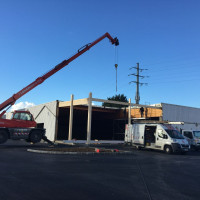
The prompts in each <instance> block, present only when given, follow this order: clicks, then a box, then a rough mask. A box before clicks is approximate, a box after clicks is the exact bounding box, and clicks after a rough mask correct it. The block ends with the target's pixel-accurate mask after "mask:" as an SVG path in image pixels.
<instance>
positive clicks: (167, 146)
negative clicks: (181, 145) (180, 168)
mask: <svg viewBox="0 0 200 200" xmlns="http://www.w3.org/2000/svg"><path fill="white" fill-rule="evenodd" d="M164 151H165V153H167V154H172V152H173V151H172V147H171V146H169V145H166V146H165V148H164Z"/></svg>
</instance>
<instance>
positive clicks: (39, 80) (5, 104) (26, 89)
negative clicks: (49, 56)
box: [0, 33, 119, 118]
mask: <svg viewBox="0 0 200 200" xmlns="http://www.w3.org/2000/svg"><path fill="white" fill-rule="evenodd" d="M106 37H107V38H108V39H109V40H110V41H111V43H112V44H115V46H118V45H119V41H118V39H117V38H112V37H111V36H110V34H109V33H105V34H104V35H102V36H101V37H100V38H98V39H97V40H95V41H93V42H92V43H89V44H87V45H85V46H83V47H81V48H80V49H79V50H78V52H77V53H76V54H74V55H73V56H71V57H70V58H69V59H67V60H64V61H62V62H61V63H59V64H58V65H56V66H55V67H54V68H53V69H51V70H50V71H49V72H47V73H46V74H44V75H43V76H41V77H38V78H37V79H36V80H35V81H33V82H32V83H31V84H29V85H28V86H26V87H24V88H23V89H22V90H20V91H19V92H17V93H16V94H14V95H13V96H12V97H10V98H8V99H7V100H6V101H4V102H3V103H1V104H0V111H2V110H3V109H5V108H7V107H8V106H9V107H8V108H7V109H9V108H10V106H12V105H13V104H14V103H15V102H16V101H17V100H18V99H19V98H21V97H22V96H23V95H25V94H26V93H28V92H29V91H31V90H32V89H33V88H35V87H37V86H38V85H40V84H41V83H43V82H44V81H45V80H46V79H48V78H49V77H50V76H52V75H53V74H55V73H56V72H58V71H59V70H61V69H62V68H63V67H65V66H66V65H68V64H69V63H70V62H72V61H73V60H75V59H76V58H77V57H79V56H80V55H82V54H83V53H85V52H86V51H88V50H89V49H90V48H91V47H93V46H94V45H96V44H97V43H98V42H100V41H101V40H103V39H104V38H106ZM7 109H6V110H7ZM6 110H5V111H3V112H2V113H1V114H0V118H1V117H2V116H3V115H4V113H5V112H6Z"/></svg>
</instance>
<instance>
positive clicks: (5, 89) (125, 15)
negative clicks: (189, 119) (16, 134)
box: [0, 0, 200, 107]
mask: <svg viewBox="0 0 200 200" xmlns="http://www.w3.org/2000/svg"><path fill="white" fill-rule="evenodd" d="M199 10H200V1H198V0H137V1H136V0H101V1H100V0H84V1H83V0H17V1H16V0H0V27H1V28H0V69H1V79H0V83H1V95H0V102H3V101H4V100H6V99H7V98H9V97H10V96H11V95H12V94H14V93H16V92H18V91H19V90H21V89H22V88H23V87H25V86H26V85H28V84H29V83H31V82H32V81H34V80H35V79H36V78H37V77H38V76H41V75H42V74H44V73H46V72H47V71H48V70H49V69H51V68H52V67H54V66H55V65H57V64H58V63H60V62H61V61H63V60H64V59H67V58H69V57H70V56H71V55H73V53H75V52H76V51H77V50H78V49H79V48H80V47H81V46H83V45H85V44H87V43H89V42H92V41H94V40H96V39H97V38H98V37H100V36H101V35H103V34H104V33H105V32H109V33H110V34H111V35H112V36H113V37H118V38H119V41H120V45H119V47H118V64H119V67H118V94H122V93H123V94H125V95H126V96H127V97H128V98H131V99H132V102H134V101H135V91H136V89H135V88H136V87H135V85H134V84H132V85H129V84H128V83H129V82H130V81H132V80H135V77H130V76H128V74H130V73H134V72H135V71H134V70H129V68H130V67H133V66H136V63H137V62H139V63H140V67H141V68H146V69H148V70H147V71H144V72H143V73H141V75H145V76H149V78H145V79H143V80H141V82H144V83H148V86H142V87H140V98H141V101H140V103H141V104H149V103H150V104H154V103H160V102H164V103H171V104H178V105H186V106H193V107H200V100H199V99H200V92H199V86H200V84H199V82H200V23H199V22H200V12H199ZM114 64H115V47H114V46H113V45H111V43H110V42H109V41H108V39H105V40H103V41H102V42H100V43H99V44H98V45H96V46H94V47H93V48H92V49H90V50H89V51H88V52H86V53H85V54H83V55H82V56H81V57H79V58H78V59H76V60H75V61H73V62H72V63H71V64H69V65H68V66H67V67H66V68H64V69H62V70H61V71H59V72H58V73H56V74H55V75H53V76H52V77H50V78H49V79H48V80H47V81H45V82H44V83H43V84H42V85H40V86H38V87H37V88H35V89H33V90H32V91H31V92H29V93H28V94H26V95H25V96H24V97H22V98H21V99H19V100H18V101H17V102H21V101H22V102H25V101H28V102H33V103H34V104H36V105H37V104H40V103H45V102H50V101H54V100H57V99H58V100H63V101H66V100H69V99H70V95H71V94H74V95H75V99H79V98H86V97H87V96H88V93H89V92H92V93H93V96H94V97H96V98H104V99H106V98H107V97H109V96H113V95H115V94H116V90H115V87H116V86H115V81H116V80H115V68H114Z"/></svg>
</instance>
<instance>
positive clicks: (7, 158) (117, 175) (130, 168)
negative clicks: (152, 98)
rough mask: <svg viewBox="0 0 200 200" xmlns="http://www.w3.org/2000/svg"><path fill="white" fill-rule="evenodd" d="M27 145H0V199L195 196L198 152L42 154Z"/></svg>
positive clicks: (198, 195) (199, 175) (197, 194)
mask: <svg viewBox="0 0 200 200" xmlns="http://www.w3.org/2000/svg"><path fill="white" fill-rule="evenodd" d="M41 146H43V145H41V144H38V145H35V146H34V148H40V147H41ZM31 147H32V146H30V145H28V144H26V143H21V142H19V141H17V142H10V143H9V142H8V143H6V144H3V145H0V160H1V162H0V187H1V190H0V191H1V192H0V199H2V200H6V199H15V200H18V199H20V200H21V199H27V200H29V199H34V200H35V199H37V200H40V199H48V200H51V199H56V200H57V199H80V200H82V199H95V200H96V199H99V200H100V199H101V200H102V199H109V200H114V199H115V200H116V199H123V200H124V199H127V200H129V199H143V200H145V199H147V200H148V199H155V200H160V199H162V200H163V199H166V200H168V199H170V200H172V199H181V200H183V199H187V200H188V199H200V190H199V188H200V173H199V171H200V152H189V153H188V154H187V155H179V154H176V155H166V154H164V153H161V152H156V151H145V150H142V151H137V150H132V151H133V154H130V155H101V154H99V155H53V154H52V155H48V154H38V153H32V152H27V148H31ZM126 150H127V149H126Z"/></svg>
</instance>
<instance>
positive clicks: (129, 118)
mask: <svg viewBox="0 0 200 200" xmlns="http://www.w3.org/2000/svg"><path fill="white" fill-rule="evenodd" d="M128 124H129V125H130V124H131V99H129V110H128Z"/></svg>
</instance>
